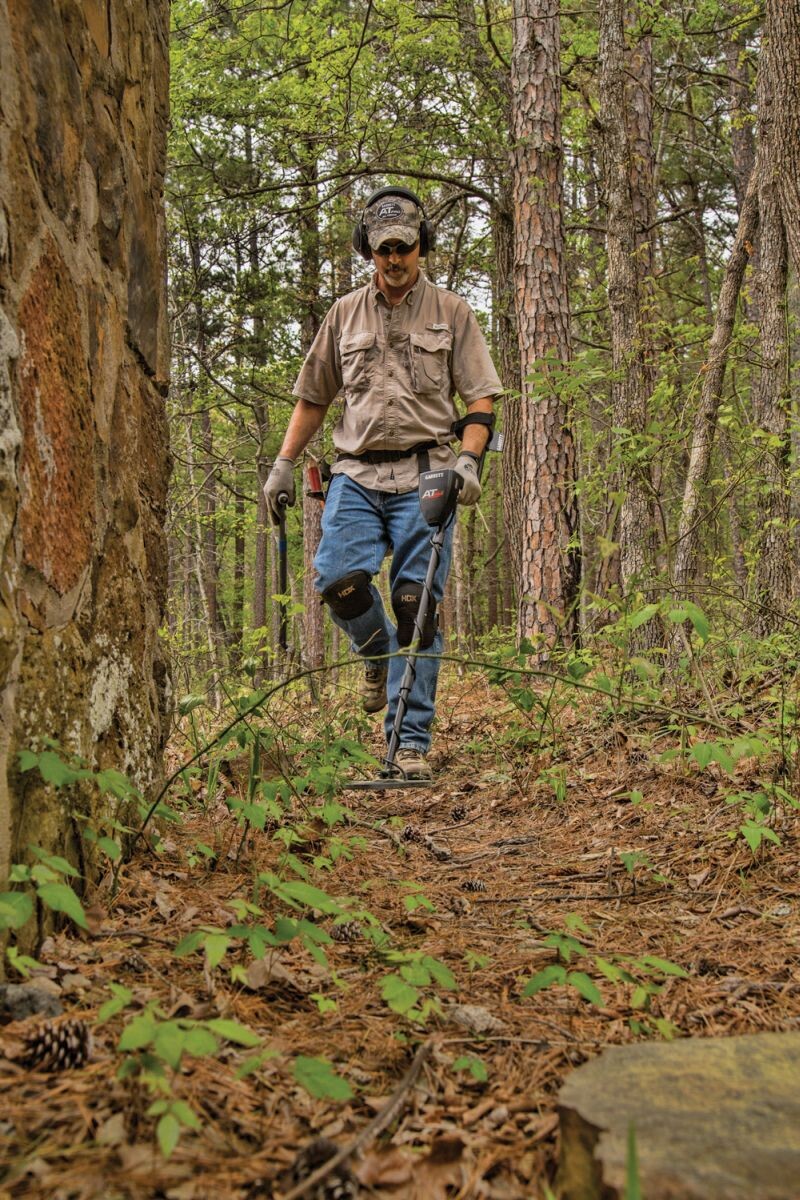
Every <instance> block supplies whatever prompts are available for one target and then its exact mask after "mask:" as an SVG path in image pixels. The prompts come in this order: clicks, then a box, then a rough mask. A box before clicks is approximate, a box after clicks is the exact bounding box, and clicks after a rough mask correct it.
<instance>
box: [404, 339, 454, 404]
mask: <svg viewBox="0 0 800 1200" xmlns="http://www.w3.org/2000/svg"><path fill="white" fill-rule="evenodd" d="M409 343H410V349H411V382H412V385H413V388H414V391H415V392H416V393H417V394H418V395H420V396H428V395H432V394H436V395H438V394H439V393H441V392H442V391H443V390H444V387H445V384H446V383H447V382H448V380H449V372H448V357H449V354H450V349H451V347H452V345H453V335H452V334H451V333H449V332H448V331H447V330H445V329H442V330H434V329H425V330H423V331H422V333H412V334H410V335H409Z"/></svg>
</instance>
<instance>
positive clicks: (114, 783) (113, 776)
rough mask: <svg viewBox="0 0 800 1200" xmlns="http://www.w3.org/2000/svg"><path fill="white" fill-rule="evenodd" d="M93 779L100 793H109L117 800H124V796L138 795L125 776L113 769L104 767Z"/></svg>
mask: <svg viewBox="0 0 800 1200" xmlns="http://www.w3.org/2000/svg"><path fill="white" fill-rule="evenodd" d="M94 778H95V783H96V784H97V786H98V787H99V788H100V791H101V792H110V793H111V795H112V796H116V798H117V799H118V800H124V799H125V797H126V796H138V795H139V792H138V790H137V789H136V788H135V787H134V786H133V784H132V783H131V781H130V779H128V777H127V775H123V774H122V772H121V771H116V770H115V769H114V768H113V767H106V769H105V770H104V771H98V772H97V774H96V775H95V777H94Z"/></svg>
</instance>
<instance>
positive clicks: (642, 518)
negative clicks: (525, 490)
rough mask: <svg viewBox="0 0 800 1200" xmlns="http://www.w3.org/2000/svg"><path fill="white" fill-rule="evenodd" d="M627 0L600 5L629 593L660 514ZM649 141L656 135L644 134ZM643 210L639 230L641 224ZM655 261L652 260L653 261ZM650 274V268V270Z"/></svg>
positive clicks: (649, 565)
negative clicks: (650, 446)
mask: <svg viewBox="0 0 800 1200" xmlns="http://www.w3.org/2000/svg"><path fill="white" fill-rule="evenodd" d="M625 7H626V6H625V2H624V0H603V2H602V3H601V5H600V43H599V56H600V121H601V125H602V130H603V136H602V141H603V175H604V177H603V186H604V190H605V199H606V204H607V208H608V228H607V235H606V245H607V249H608V300H609V307H610V310H611V346H612V366H613V372H614V378H613V382H612V420H613V424H614V427H615V428H616V429H617V430H622V431H625V433H624V436H625V437H626V439H627V440H628V443H629V444H628V445H627V446H625V447H623V448H621V453H620V458H621V480H620V484H621V486H620V489H619V490H621V491H622V492H623V493H624V497H623V500H622V505H621V508H620V514H619V526H618V541H619V559H620V578H621V583H622V587H623V589H624V590H625V591H626V592H631V591H636V590H639V589H642V590H644V592H645V594H648V593H649V592H650V590H651V586H652V579H653V576H654V573H655V569H656V533H655V530H656V519H655V506H654V501H653V496H654V492H653V484H652V479H651V473H650V461H649V456H648V455H647V453H646V451H645V445H644V438H645V430H646V428H647V422H648V403H649V398H650V394H651V392H652V386H653V364H652V355H651V353H650V351H649V348H648V336H647V330H646V316H647V312H646V304H647V300H646V296H645V295H643V291H644V289H643V286H642V281H641V278H640V269H639V267H638V265H637V256H639V255H643V256H645V257H646V259H648V260H649V255H650V249H649V240H648V239H649V235H648V236H647V237H645V232H646V227H645V229H642V228H641V225H642V221H643V220H647V221H648V222H649V217H648V213H649V212H650V211H651V199H650V197H649V196H648V194H647V186H648V183H647V181H650V180H652V166H651V165H649V164H651V162H652V146H650V147H649V148H648V150H647V151H646V152H645V156H646V158H647V163H645V162H644V161H642V159H643V155H642V153H641V152H639V153H637V154H634V153H633V152H632V147H631V146H630V145H629V136H630V120H629V113H630V112H631V108H632V98H633V97H634V96H635V97H636V98H637V103H638V104H639V105H640V106H641V108H640V111H639V112H638V114H637V115H638V117H639V122H638V123H637V127H638V125H647V123H648V117H647V113H648V112H649V102H648V101H646V100H645V99H644V98H643V95H642V93H643V92H644V90H645V89H644V87H643V86H642V85H641V83H639V84H637V85H636V86H634V79H633V78H632V76H631V74H630V73H629V70H630V69H632V68H631V60H630V59H629V61H628V62H627V63H626V54H625V41H624V38H625V19H624V18H625ZM639 137H641V138H643V139H644V141H651V138H649V137H648V136H646V135H644V134H638V135H637V144H638V138H639ZM637 213H638V214H639V218H640V221H639V228H638V229H637V223H636V218H637ZM647 266H648V267H649V262H648V263H647ZM647 273H649V271H648V272H647ZM658 639H659V630H658V628H657V626H656V625H655V622H650V623H649V624H648V625H647V626H644V627H643V629H642V631H641V637H640V640H641V641H642V642H643V643H644V644H645V645H651V644H654V643H655V642H656V641H657V640H658Z"/></svg>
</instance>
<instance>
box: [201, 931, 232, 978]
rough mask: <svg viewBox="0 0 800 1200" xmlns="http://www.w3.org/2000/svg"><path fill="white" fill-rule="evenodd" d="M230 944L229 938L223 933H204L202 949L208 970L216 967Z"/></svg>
mask: <svg viewBox="0 0 800 1200" xmlns="http://www.w3.org/2000/svg"><path fill="white" fill-rule="evenodd" d="M230 944H231V939H230V938H229V937H226V936H225V934H224V933H209V934H206V938H205V942H204V949H205V952H206V962H207V963H208V968H209V970H210V971H213V970H214V967H218V966H219V964H220V963H221V962H222V960H223V958H224V957H225V955H226V954H227V952H228V947H229V946H230Z"/></svg>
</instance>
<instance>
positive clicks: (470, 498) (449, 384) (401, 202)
mask: <svg viewBox="0 0 800 1200" xmlns="http://www.w3.org/2000/svg"><path fill="white" fill-rule="evenodd" d="M433 239H434V231H433V228H432V227H431V225H430V223H429V222H428V221H427V220H426V219H425V213H424V211H423V208H422V204H421V202H420V201H419V199H418V197H417V196H416V195H415V194H414V193H413V192H411V191H409V190H408V189H406V188H401V187H387V188H381V189H380V190H379V191H377V192H375V193H374V194H373V195H372V196H370V198H369V200H368V201H367V204H366V207H365V209H364V212H363V214H362V217H361V220H360V221H359V223H358V225H357V226H356V228H355V230H354V233H353V245H354V247H355V249H356V250H358V251H359V253H360V254H361V255H362V257H363V258H365V259H366V260H367V261H368V262H371V263H373V264H374V267H375V274H374V276H373V277H372V280H371V281H370V282H369V283H368V284H366V285H365V286H364V287H361V288H358V289H357V290H356V291H354V292H351V293H350V294H349V295H347V296H344V297H342V299H340V300H337V301H336V302H335V304H334V305H333V307H332V308H331V310H330V311H329V313H328V315H327V317H326V318H325V320H324V322H323V324H322V327H321V329H320V331H319V333H318V334H317V336H316V338H315V340H314V344H313V345H312V347H311V349H310V351H309V352H308V355H307V357H306V360H305V362H304V364H303V367H302V369H301V371H300V374H299V376H298V379H297V382H296V384H295V386H294V389H293V393H292V394H293V395H295V396H297V397H298V400H297V404H296V405H295V408H294V411H293V413H292V416H291V418H290V420H289V425H288V427H287V430H286V435H285V437H284V439H283V444H282V446H281V451H280V455H279V456H278V458H277V459H276V461H275V465H274V467H273V469H272V471H271V472H270V475H269V478H268V479H267V482H266V484H265V486H264V492H265V495H266V498H267V503H268V505H269V507H270V510H271V512H272V514H273V517H274V518H276V519H277V515H278V511H279V497H281V495H284V496H287V497H288V502H289V503H290V504H293V503H294V500H295V486H294V476H293V469H294V463H295V460H296V459H297V458H298V457H299V456H300V455H301V454H302V452H303V450H304V449H305V448H306V446H307V445H308V443H309V442H310V441H311V439H312V438H313V436H314V434H315V433H316V432H317V430H318V429H319V428H320V426H321V424H322V422H323V420H324V418H325V413H326V411H327V409H328V406H329V405H330V403H331V402H332V401H333V399H334V397H335V396H336V395H337V394H338V393H339V392H340V391H343V392H344V406H343V409H342V413H341V416H340V418H339V420H338V422H337V424H336V426H335V428H334V430H333V443H334V446H335V448H336V451H337V455H336V461H335V463H334V466H333V472H332V479H331V483H330V487H329V489H328V495H327V499H326V503H325V512H324V515H323V519H322V541H321V543H320V547H319V551H318V553H317V556H316V558H315V560H314V567H315V569H316V572H317V581H316V585H315V586H316V588H317V591H319V592H320V593H321V595H322V598H323V600H324V601H325V602H326V603H327V604H328V605H329V606H330V610H331V617H332V619H333V620H334V621H335V622H336V624H337V625H339V627H340V628H341V629H343V630H344V631H345V632H346V633H347V634H348V636H349V637H350V640H351V642H352V646H353V649H354V651H355V652H356V653H357V654H360V655H362V656H363V657H364V658H365V660H366V662H365V677H364V686H363V691H362V695H363V702H364V708H365V710H366V711H367V712H379V711H380V710H381V709H382V708H383V707H384V706H385V705H386V704H387V699H388V711H387V714H386V718H385V730H386V737H387V740H388V739H389V737H390V735H391V730H392V727H393V722H394V716H395V712H396V709H397V699H398V693H399V688H400V683H401V680H402V677H403V670H404V665H405V664H404V661H403V657H402V655H397V654H396V651H397V650H398V649H401V648H403V647H405V646H408V645H409V644H410V643H411V641H412V639H413V632H414V618H415V615H416V612H417V609H418V607H419V600H420V596H421V594H422V582H423V580H424V579H425V573H426V568H427V564H428V560H429V558H430V532H431V531H430V528H429V527H428V525H427V524H426V523H425V521H424V520H423V518H422V515H421V512H420V507H419V497H418V493H417V486H418V482H419V472H420V471H421V470H428V469H431V468H437V467H452V468H454V470H455V471H456V473H457V474H458V475H459V476H460V478H461V489H460V492H459V500H460V502H461V503H463V504H475V502H476V501H477V500H478V498H479V496H480V494H481V485H480V481H479V479H478V472H477V464H478V461H479V458H480V455H481V453H482V451H483V449H484V447H485V445H486V442H487V440H488V438H489V436H490V429H491V424H492V417H491V412H492V398H493V397H494V396H496V395H497V394H499V392H500V391H501V390H502V388H501V384H500V380H499V379H498V376H497V372H496V371H495V368H494V366H493V364H492V360H491V358H490V356H489V351H488V349H487V346H486V343H485V341H484V338H483V335H482V333H481V331H480V328H479V326H478V323H477V321H476V319H475V315H474V313H473V312H472V310H471V309H470V307H469V305H468V304H466V302H465V301H464V300H462V299H460V297H458V296H455V295H454V294H453V293H452V292H447V291H443V290H442V289H440V288H437V287H434V285H433V284H432V283H431V282H430V281H429V280H428V279H427V278H426V277H425V275H424V273H423V272H422V271H420V269H419V260H420V257H422V256H424V255H425V254H426V253H427V251H428V250H429V249H431V247H432V245H433ZM456 392H457V393H458V394H459V396H460V397H461V400H462V401H463V403H464V404H465V405H466V408H467V416H466V418H462V421H465V425H464V428H463V431H462V449H461V453H460V454H459V455H458V456H456V455H455V454H454V452H453V450H452V449H451V448H450V442H451V440H452V439H453V425H454V422H455V420H456V418H457V417H458V413H457V410H456V407H455V404H454V394H455V393H456ZM451 550H452V526H451V528H450V530H449V531H448V535H447V538H446V541H445V544H444V547H443V551H442V557H441V562H440V564H439V568H438V571H437V573H436V577H435V580H434V587H433V593H434V594H433V599H434V601H435V602H436V604H439V603H440V602H441V599H442V595H443V593H444V586H445V582H446V579H447V573H448V570H449V567H450V556H451ZM389 552H391V555H392V561H391V567H390V572H389V582H390V589H391V597H392V608H393V610H394V614H395V618H396V622H397V624H396V627H395V625H394V624H392V623H391V622H390V621H389V620H388V619H387V615H386V612H385V609H384V606H383V601H382V599H381V596H380V594H379V592H378V590H377V588H376V587H375V585H374V584H373V582H372V578H373V576H374V575H376V574H377V572H378V571H379V570H380V566H381V563H382V561H383V559H384V557H385V555H386V554H387V553H389ZM419 649H420V650H421V652H422V654H421V657H420V658H419V660H418V662H417V675H416V680H415V682H414V686H413V688H412V690H411V693H410V695H409V699H408V708H407V711H406V714H405V718H404V721H403V726H402V730H401V736H400V745H399V748H398V750H397V755H396V760H395V761H396V763H397V765H398V767H400V769H401V770H402V771H403V772H404V774H405V775H406V776H407V777H408V778H414V779H429V778H431V770H430V766H429V765H428V763H427V761H426V758H425V755H426V754H427V752H428V749H429V747H430V740H431V739H430V726H431V722H432V721H433V717H434V711H435V710H434V701H435V697H436V683H437V679H438V674H439V660H438V658H435V657H428V656H429V655H431V654H441V650H442V637H441V634H440V633H438V631H437V620H436V615H435V606H434V607H433V610H432V612H431V613H430V615H429V617H428V619H427V620H426V622H425V629H424V631H423V634H422V637H421V639H420V644H419ZM393 653H394V654H395V656H394V657H391V658H387V657H385V656H387V655H392V654H393Z"/></svg>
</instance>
